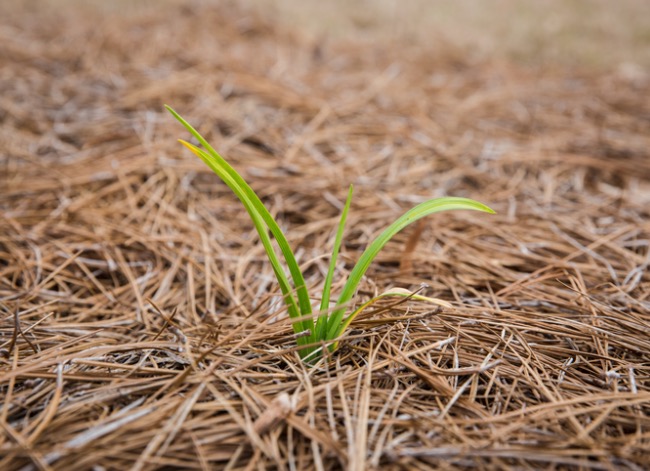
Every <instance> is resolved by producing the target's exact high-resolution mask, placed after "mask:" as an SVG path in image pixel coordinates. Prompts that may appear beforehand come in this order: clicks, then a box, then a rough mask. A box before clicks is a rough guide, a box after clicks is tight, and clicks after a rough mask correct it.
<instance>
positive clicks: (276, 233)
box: [165, 105, 314, 332]
mask: <svg viewBox="0 0 650 471" xmlns="http://www.w3.org/2000/svg"><path fill="white" fill-rule="evenodd" d="M165 108H166V109H167V111H169V112H170V113H171V114H172V115H173V116H174V118H176V120H178V121H179V122H180V123H181V124H182V125H183V126H184V127H185V129H187V130H188V131H189V132H190V134H192V136H194V137H195V138H196V139H197V140H198V141H199V142H200V143H201V145H202V146H203V147H204V148H205V149H206V151H202V152H204V154H203V156H201V155H199V154H197V155H199V157H201V159H202V160H203V161H204V162H205V163H206V164H207V165H208V166H209V167H210V168H211V169H212V170H213V171H214V172H215V173H217V175H218V176H219V177H220V178H222V180H223V177H222V175H228V176H229V177H230V179H231V181H232V182H233V183H235V184H236V187H238V188H240V189H241V193H242V194H243V195H245V196H246V198H247V200H248V201H250V203H251V205H252V207H253V208H254V209H255V210H256V211H257V213H258V215H259V216H260V217H261V218H262V220H263V221H264V223H266V225H267V226H268V228H269V230H270V231H271V233H272V234H273V237H274V238H275V240H276V242H277V244H278V246H279V247H280V251H281V252H282V255H283V256H284V259H285V262H286V264H287V266H288V267H289V272H290V274H291V278H292V279H293V284H294V287H295V289H296V292H297V294H298V305H299V314H297V315H298V316H307V315H309V314H311V312H312V309H311V302H310V300H309V293H308V292H307V285H306V284H305V280H304V277H303V275H302V272H301V271H300V267H299V266H298V262H297V261H296V257H295V255H294V254H293V251H292V250H291V247H290V246H289V243H288V241H287V239H286V237H285V236H284V233H283V232H282V230H281V229H280V226H278V224H277V222H275V220H274V219H273V216H272V215H271V213H269V211H268V210H267V209H266V207H265V206H264V204H263V203H262V201H261V200H260V199H259V197H258V196H257V194H256V193H255V192H254V191H253V189H252V188H251V187H250V186H249V185H248V183H246V181H245V180H244V179H243V178H242V177H241V175H239V173H237V171H236V170H235V169H234V168H233V167H232V166H231V165H230V164H229V163H228V162H226V160H225V159H224V158H223V157H221V155H219V153H218V152H217V151H216V150H214V148H213V147H212V146H211V145H210V144H209V143H208V142H207V141H206V140H205V139H204V138H203V136H201V134H199V132H198V131H196V129H194V128H193V127H192V125H191V124H189V123H188V122H187V121H185V119H183V118H182V117H181V116H180V115H179V114H178V113H177V112H176V111H175V110H174V109H173V108H172V107H170V106H168V105H165ZM190 145H191V144H190ZM193 147H195V146H193ZM195 148H196V147H195ZM196 149H198V148H196ZM191 150H192V149H191ZM198 150H201V149H198ZM192 152H194V150H192ZM204 157H205V158H204ZM215 168H218V169H219V172H217V170H215ZM224 181H225V180H224ZM229 187H230V189H231V190H233V191H235V190H234V188H233V187H232V186H230V185H229ZM238 197H239V195H238ZM239 199H240V200H242V198H239ZM242 202H243V200H242ZM249 213H250V212H249ZM258 232H259V230H258ZM265 248H266V247H265ZM268 253H269V252H268V251H267V254H268ZM274 270H275V268H274ZM283 273H284V272H283ZM276 276H277V273H276ZM278 281H279V280H278ZM289 314H292V312H291V310H290V311H289ZM300 325H301V328H300V329H299V330H301V331H303V330H310V331H312V332H313V328H314V321H313V319H312V320H309V319H305V320H303V321H301V322H300ZM294 330H295V327H294Z"/></svg>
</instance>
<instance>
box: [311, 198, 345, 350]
mask: <svg viewBox="0 0 650 471" xmlns="http://www.w3.org/2000/svg"><path fill="white" fill-rule="evenodd" d="M352 191H353V187H352V185H350V189H349V190H348V197H347V199H346V200H345V206H343V212H342V213H341V219H340V220H339V227H338V229H337V231H336V237H335V238H334V248H333V249H332V258H331V259H330V266H329V269H328V270H327V276H326V277H325V284H324V285H323V297H322V299H321V303H320V310H319V314H318V320H317V321H316V329H315V330H314V339H312V340H314V341H317V340H322V339H323V338H324V336H325V334H326V331H327V318H328V317H329V314H328V311H329V307H330V290H331V288H332V279H333V278H334V271H335V270H336V259H337V258H338V255H339V250H340V249H341V241H342V240H343V231H344V229H345V221H346V219H347V217H348V211H349V210H350V204H351V203H352Z"/></svg>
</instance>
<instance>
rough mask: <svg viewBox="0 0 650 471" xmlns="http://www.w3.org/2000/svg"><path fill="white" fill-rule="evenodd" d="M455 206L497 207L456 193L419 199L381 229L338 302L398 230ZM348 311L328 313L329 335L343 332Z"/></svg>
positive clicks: (488, 210) (348, 294)
mask: <svg viewBox="0 0 650 471" xmlns="http://www.w3.org/2000/svg"><path fill="white" fill-rule="evenodd" d="M453 209H470V210H474V211H483V212H486V213H492V214H494V211H493V210H492V209H491V208H489V207H487V206H485V205H484V204H482V203H479V202H478V201H474V200H471V199H468V198H456V197H447V198H436V199H433V200H429V201H425V202H424V203H420V204H419V205H417V206H415V207H414V208H412V209H410V210H409V211H407V212H406V213H404V214H403V215H402V216H401V217H400V218H399V219H397V220H396V221H395V222H393V223H392V224H391V225H390V226H388V227H387V228H386V229H385V230H384V232H382V233H381V234H380V235H379V236H378V237H377V238H376V239H375V240H374V241H373V242H372V243H371V244H370V245H369V246H368V247H367V248H366V250H365V251H364V252H363V254H362V255H361V258H360V259H359V261H358V262H357V264H356V265H355V266H354V268H353V269H352V272H351V273H350V276H349V277H348V281H347V282H346V283H345V286H344V287H343V291H342V292H341V295H340V296H339V299H338V301H337V303H336V304H337V305H338V306H342V305H344V304H346V303H347V302H348V301H350V300H351V299H352V296H354V293H355V292H356V290H357V286H358V285H359V282H360V281H361V278H362V277H363V275H364V274H365V273H366V271H367V270H368V267H369V266H370V264H371V263H372V261H373V260H374V259H375V257H376V256H377V255H378V254H379V252H380V251H381V249H382V248H383V247H384V245H386V243H387V242H388V241H389V240H390V239H392V238H393V236H394V235H395V234H397V233H398V232H400V231H401V230H402V229H404V228H405V227H406V226H408V225H409V224H412V223H414V222H415V221H417V220H419V219H422V218H423V217H425V216H428V215H429V214H433V213H437V212H440V211H449V210H453ZM344 314H345V308H344V307H342V308H340V309H336V310H335V311H334V312H333V313H332V315H331V316H330V317H329V320H328V322H327V337H326V338H327V339H328V340H329V339H334V338H336V337H337V336H339V335H340V334H341V333H342V330H341V326H342V325H346V326H347V324H349V323H347V320H346V321H345V322H342V321H343V315H344Z"/></svg>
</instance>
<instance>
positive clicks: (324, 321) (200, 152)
mask: <svg viewBox="0 0 650 471" xmlns="http://www.w3.org/2000/svg"><path fill="white" fill-rule="evenodd" d="M165 108H166V109H167V110H168V111H169V112H170V113H171V114H172V115H173V116H174V118H176V119H177V120H178V121H179V122H180V123H181V124H182V125H183V126H184V127H185V128H186V129H187V130H188V131H189V132H190V134H192V136H194V138H196V140H197V141H198V142H199V143H200V144H201V145H202V146H203V149H201V148H199V147H197V146H195V145H194V144H191V143H189V142H187V141H184V140H182V139H179V142H180V143H181V144H183V145H184V146H185V147H187V148H188V149H189V150H190V151H192V152H193V153H194V154H195V155H197V156H198V157H199V158H200V159H201V160H203V162H205V164H206V165H207V166H208V167H210V168H211V169H212V171H214V173H216V174H217V176H218V177H219V178H220V179H221V180H222V181H223V182H224V183H225V184H226V185H227V186H228V187H229V188H230V189H231V190H232V191H233V193H235V195H236V196H237V198H239V200H240V201H241V203H242V204H243V205H244V208H245V209H246V211H247V212H248V214H249V216H250V218H251V220H252V222H253V225H254V226H255V229H256V230H257V233H258V235H259V237H260V240H261V242H262V245H263V246H264V250H265V251H266V254H267V256H268V258H269V262H270V263H271V266H272V268H273V272H274V273H275V277H276V278H277V280H278V284H279V286H280V291H281V292H282V296H283V297H284V301H285V303H286V305H287V310H288V313H289V317H290V318H291V319H292V321H293V323H292V327H293V330H294V333H295V334H296V342H297V343H298V345H299V346H300V347H302V348H301V349H300V351H299V352H300V356H301V358H303V360H305V361H309V362H312V361H314V360H316V359H318V358H320V357H321V356H322V355H323V353H324V349H325V348H327V349H328V351H329V352H330V353H331V352H334V351H335V350H336V349H337V348H338V345H339V341H340V338H341V336H342V335H343V334H344V332H345V330H346V329H347V328H348V327H349V325H350V323H351V322H352V321H353V320H354V319H355V318H356V316H357V315H358V314H359V313H360V312H362V311H363V310H364V309H366V308H367V307H369V306H371V305H372V304H374V303H375V302H377V301H379V300H380V299H382V298H385V297H408V298H412V299H416V300H420V301H426V302H430V303H433V304H437V305H440V306H445V307H450V306H451V305H450V304H449V303H447V302H446V301H442V300H438V299H434V298H428V297H426V296H421V295H419V294H417V293H411V292H409V291H407V290H403V289H400V288H394V289H392V290H388V291H386V292H385V293H382V294H380V295H379V296H376V297H374V298H372V299H371V300H369V301H367V302H366V303H364V304H363V305H361V306H360V307H358V308H356V309H355V310H353V311H352V312H351V313H350V314H347V315H346V313H347V312H348V308H349V307H350V305H351V302H352V299H353V297H354V295H355V293H356V291H357V287H358V286H359V283H360V282H361V279H362V278H363V276H364V274H365V273H366V271H367V270H368V268H369V267H370V264H371V263H372V261H373V260H374V259H375V257H376V256H377V255H378V254H379V252H380V251H381V249H382V248H383V247H384V246H385V245H386V243H388V241H389V240H391V239H392V238H393V236H395V234H397V233H398V232H400V231H401V230H402V229H404V228H405V227H406V226H408V225H410V224H412V223H413V222H415V221H417V220H419V219H421V218H423V217H425V216H428V215H429V214H433V213H437V212H440V211H449V210H455V209H470V210H475V211H483V212H486V213H494V211H493V210H492V209H490V208H489V207H487V206H485V205H484V204H482V203H479V202H477V201H474V200H471V199H468V198H456V197H445V198H437V199H432V200H429V201H425V202H423V203H420V204H418V205H417V206H415V207H414V208H412V209H410V210H409V211H407V212H406V213H404V214H403V215H402V216H401V217H399V218H398V219H397V220H396V221H395V222H393V223H392V224H391V225H390V226H388V227H387V228H386V229H385V230H384V232H382V233H381V234H380V235H379V236H378V237H377V238H376V239H375V240H374V241H373V242H372V243H370V245H368V247H367V248H366V250H365V251H364V252H363V254H362V255H361V258H360V259H359V261H358V262H357V263H356V265H355V266H354V268H353V269H352V271H351V272H350V275H349V276H348V279H347V281H346V282H345V285H344V286H343V289H342V291H341V294H340V295H339V297H338V299H337V300H336V303H335V305H334V308H332V309H330V296H331V287H332V282H333V279H334V272H335V271H336V260H337V258H338V254H339V252H340V249H341V243H342V241H343V232H344V229H345V222H346V219H347V215H348V212H349V209H350V205H351V203H352V193H353V188H352V185H351V186H350V189H349V191H348V196H347V199H346V201H345V206H344V207H343V211H342V213H341V219H340V221H339V225H338V229H337V231H336V237H335V239H334V248H333V250H332V256H331V258H330V264H329V268H328V271H327V275H326V276H325V281H324V285H323V294H322V297H321V303H320V308H319V310H318V315H317V316H316V320H315V321H314V316H313V313H312V305H311V298H310V297H309V293H308V291H307V286H306V284H305V279H304V276H303V274H302V272H301V270H300V267H299V265H298V262H297V261H296V257H295V255H294V253H293V251H292V250H291V247H290V246H289V243H288V242H287V238H286V237H285V235H284V234H283V232H282V230H281V229H280V226H279V225H278V223H277V222H276V221H275V220H274V219H273V216H272V215H271V213H269V211H268V210H267V209H266V207H265V206H264V204H263V203H262V201H261V200H260V198H259V197H258V196H257V194H255V192H254V191H253V189H252V188H251V187H250V186H249V185H248V183H246V181H245V180H244V179H243V178H242V177H241V175H239V173H237V171H236V170H235V169H234V168H233V167H232V166H231V165H230V164H229V163H228V162H226V160H225V159H224V158H223V157H221V156H220V155H219V153H218V152H217V151H216V150H214V148H213V147H212V146H211V145H210V144H208V142H207V141H206V140H205V139H204V138H203V136H201V134H199V133H198V132H197V131H196V129H194V128H193V127H192V126H191V125H190V124H189V123H188V122H187V121H185V120H184V119H183V118H182V117H181V116H180V115H179V114H178V113H177V112H176V111H174V110H173V109H172V108H171V107H170V106H167V105H165ZM271 236H273V238H271ZM273 240H275V243H276V244H277V247H278V248H279V249H280V254H281V255H282V257H283V258H284V264H285V265H286V266H287V267H288V269H289V273H288V274H287V272H286V271H285V269H284V268H283V265H282V263H281V261H280V258H279V256H278V253H277V251H276V248H275V246H274V244H273Z"/></svg>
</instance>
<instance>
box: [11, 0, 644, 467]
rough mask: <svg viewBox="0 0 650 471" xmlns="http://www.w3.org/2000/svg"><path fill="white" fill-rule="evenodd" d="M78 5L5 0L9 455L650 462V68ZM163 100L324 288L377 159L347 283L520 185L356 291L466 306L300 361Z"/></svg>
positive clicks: (380, 462)
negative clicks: (439, 209)
mask: <svg viewBox="0 0 650 471" xmlns="http://www.w3.org/2000/svg"><path fill="white" fill-rule="evenodd" d="M28 3H29V4H30V5H31V6H34V5H39V4H38V3H34V2H28ZM58 5H59V4H54V3H43V4H40V7H39V8H36V9H33V10H32V11H31V12H30V13H28V12H27V11H26V9H25V10H21V7H19V6H17V5H16V4H15V3H14V4H12V7H11V8H9V7H8V6H7V5H4V6H3V7H2V11H0V18H2V20H0V22H1V24H0V90H1V92H2V93H1V96H0V143H1V145H2V152H1V154H0V155H1V161H0V162H1V165H2V171H1V184H0V204H1V210H2V218H1V220H0V312H1V313H2V314H1V315H2V317H1V321H0V322H1V323H0V335H1V338H0V340H1V344H0V348H1V349H2V350H1V356H0V362H1V363H0V364H1V366H0V368H1V370H0V388H1V393H0V394H1V397H2V405H1V406H0V424H1V426H2V431H3V432H2V435H1V438H0V469H3V470H11V469H60V470H71V469H91V468H92V469H117V470H122V469H138V470H140V469H158V468H165V469H172V468H183V469H214V468H219V469H221V468H223V469H232V470H235V469H251V470H252V469H276V468H277V469H287V470H289V469H297V470H302V469H312V468H314V469H340V468H345V469H353V470H362V469H377V468H379V467H382V468H385V469H430V468H432V467H439V468H479V469H503V468H505V467H516V468H518V469H530V468H536V469H566V468H571V469H642V468H643V467H644V466H645V465H647V460H648V449H650V448H649V447H650V416H649V415H650V336H649V333H650V276H649V275H648V265H649V263H650V247H649V244H650V242H649V241H650V223H649V219H648V218H649V216H650V214H649V210H648V208H649V204H650V158H649V151H648V149H650V102H649V101H648V100H647V97H648V96H650V85H649V81H648V77H647V76H643V74H638V73H637V74H629V73H602V74H599V75H597V76H594V75H593V74H592V75H589V74H586V73H585V74H581V73H580V72H578V71H574V72H572V73H570V74H569V73H567V72H566V71H561V70H551V69H542V68H539V69H537V70H532V69H522V68H518V67H515V66H512V65H507V64H500V63H497V62H484V61H480V60H475V61H469V60H466V59H464V57H463V56H462V55H460V54H459V53H458V51H453V50H451V49H449V48H440V47H436V46H431V47H427V48H423V47H418V46H417V45H413V44H411V45H409V44H402V45H395V44H393V45H390V44H388V43H385V44H379V43H376V44H364V43H363V42H362V40H359V41H358V42H354V43H353V42H343V40H341V42H336V43H334V42H328V41H327V40H324V41H314V40H308V39H305V38H302V37H300V36H298V35H296V34H292V33H290V32H288V31H284V30H278V28H276V27H274V26H273V25H272V24H269V23H268V22H267V21H264V20H263V19H260V18H258V17H256V16H255V14H253V13H251V12H247V11H244V10H242V9H241V8H236V7H232V6H223V5H222V6H221V7H218V8H217V7H210V6H209V4H196V6H195V8H194V9H192V8H188V7H180V6H174V4H170V5H168V6H156V7H152V6H151V5H152V4H145V5H149V7H145V8H141V9H136V8H135V7H133V9H132V10H130V11H127V12H126V14H124V12H117V11H108V12H107V11H104V13H103V15H104V16H103V17H100V16H99V13H97V11H96V10H93V9H89V8H87V7H82V6H81V5H77V7H76V8H75V9H74V10H73V9H72V8H67V9H66V8H61V7H60V6H58ZM156 5H158V4H157V3H156ZM198 5H203V6H198ZM25 8H27V7H25ZM154 8H155V11H154ZM644 96H645V97H646V98H643V97H644ZM163 103H169V104H171V105H173V106H174V107H175V108H176V109H177V110H178V111H179V112H181V113H182V114H183V115H185V116H186V118H188V119H189V120H190V121H191V122H192V123H194V124H196V125H198V127H199V128H200V130H201V132H203V133H205V135H206V136H207V137H208V138H209V140H211V141H212V142H213V144H214V145H215V147H217V148H218V149H220V150H221V152H222V153H223V154H224V155H225V156H227V157H228V158H229V159H230V160H231V161H232V162H233V163H234V165H235V166H236V167H237V168H239V169H241V170H242V172H243V174H244V176H245V177H246V178H247V179H248V180H249V181H250V182H251V183H252V186H253V187H254V188H255V189H256V190H258V191H259V193H260V194H261V195H262V197H263V199H264V201H265V202H266V203H267V205H268V207H269V208H270V209H271V211H272V212H273V213H274V214H276V215H277V217H278V218H279V220H280V221H282V224H283V225H284V226H285V228H286V230H287V234H288V238H289V240H290V242H291V243H292V245H293V246H294V247H296V248H297V249H298V254H299V258H300V260H301V263H303V266H304V268H305V270H306V272H307V277H308V283H309V284H310V285H313V286H315V287H316V286H320V283H321V282H322V279H323V276H324V272H325V271H326V266H327V254H328V252H329V250H330V247H331V244H332V239H333V230H334V228H335V225H336V222H337V220H338V215H339V211H340V209H341V205H342V201H343V200H344V198H345V194H346V191H347V186H348V185H349V184H350V183H354V184H355V186H356V197H355V199H354V201H353V205H352V212H351V216H350V220H349V224H348V230H347V231H346V238H345V244H344V247H343V260H342V262H341V265H340V270H339V271H340V278H339V279H343V278H344V276H345V274H346V273H347V272H348V270H349V269H350V268H351V266H352V263H353V262H354V260H356V259H357V258H358V256H359V254H360V252H361V250H362V249H363V248H364V246H365V244H366V243H367V242H368V240H369V239H370V238H371V237H372V236H373V235H376V234H377V233H378V231H380V230H381V228H383V227H384V226H386V225H387V224H388V223H389V222H390V221H392V220H393V219H394V218H395V217H397V216H398V215H399V214H400V213H401V212H403V211H404V210H405V209H406V208H408V207H410V206H412V205H413V204H415V203H416V202H419V201H422V200H424V199H425V198H430V197H434V196H439V195H443V194H453V195H458V196H468V197H473V198H476V199H479V200H481V201H484V202H486V203H488V204H490V205H491V206H493V207H494V208H495V209H496V210H497V211H498V215H496V216H490V215H484V214H479V213H473V212H472V213H469V212H458V213H447V214H440V215H435V216H433V217H430V218H427V219H426V220H425V222H424V223H422V224H420V225H419V226H415V227H412V228H409V229H408V230H406V231H405V232H404V233H402V234H400V235H399V236H398V237H396V239H395V240H394V241H393V242H391V243H390V244H389V245H388V246H387V248H386V250H385V252H383V253H382V254H381V256H380V257H379V260H378V261H377V262H376V263H375V264H374V265H373V267H372V268H371V270H370V271H369V273H368V276H367V277H366V279H365V280H364V281H363V283H362V287H361V291H360V293H359V295H358V296H357V299H356V301H357V302H361V301H362V300H364V299H368V297H370V296H372V295H374V294H377V293H379V292H382V291H383V290H385V289H386V288H388V287H390V286H400V287H404V288H408V289H418V288H419V286H420V285H421V284H422V283H424V284H426V285H427V288H426V293H427V294H429V295H433V296H437V297H440V298H443V299H446V300H449V301H451V302H452V303H453V304H454V308H453V309H448V310H443V311H440V312H439V311H436V310H433V309H432V307H431V306H429V305H426V304H422V303H418V302H405V303H401V304H398V305H394V303H391V302H386V303H384V304H382V305H381V306H379V307H378V308H376V309H375V310H371V311H369V312H366V313H365V314H364V315H363V316H362V317H361V319H359V321H358V322H355V324H354V325H353V329H352V330H351V331H350V332H349V334H348V335H347V337H346V338H345V339H344V340H343V342H342V347H341V349H340V350H339V352H337V353H336V354H335V355H334V356H333V357H332V358H331V359H330V361H329V363H328V364H320V365H317V366H316V367H313V368H308V367H306V366H305V365H303V364H301V362H300V361H299V359H298V357H297V354H296V351H295V349H294V338H293V337H292V333H291V329H290V325H289V324H288V323H287V321H286V318H285V310H284V308H283V306H282V305H281V303H280V302H279V300H278V296H277V294H278V293H277V289H276V286H275V284H274V282H273V273H272V270H271V268H270V266H269V264H268V263H267V262H266V260H265V255H264V253H263V250H262V248H261V246H260V245H259V244H258V242H257V238H256V237H255V234H254V231H253V228H252V226H251V224H250V222H249V221H248V219H247V218H246V216H245V215H244V214H243V212H242V210H241V206H240V205H239V204H238V202H237V201H236V199H235V198H234V197H233V196H232V195H231V194H230V192H229V191H228V190H227V188H226V187H225V186H224V185H222V184H220V183H219V182H217V179H216V177H215V176H214V175H212V174H211V173H210V171H209V170H208V169H207V168H205V167H204V166H203V164H202V163H201V162H200V161H198V159H196V158H195V157H193V156H191V155H189V153H188V152H185V151H184V150H183V149H182V148H181V147H180V146H179V145H178V144H177V143H176V141H175V139H176V138H177V137H187V134H186V133H185V131H184V130H183V129H182V128H181V127H180V126H179V125H178V124H177V123H176V122H175V121H173V119H172V118H171V116H169V115H168V114H166V113H165V112H164V111H163V110H162V104H163ZM338 287H339V288H340V286H338ZM316 289H317V288H312V291H314V292H315V293H316V292H317V291H316ZM377 311H381V312H377Z"/></svg>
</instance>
